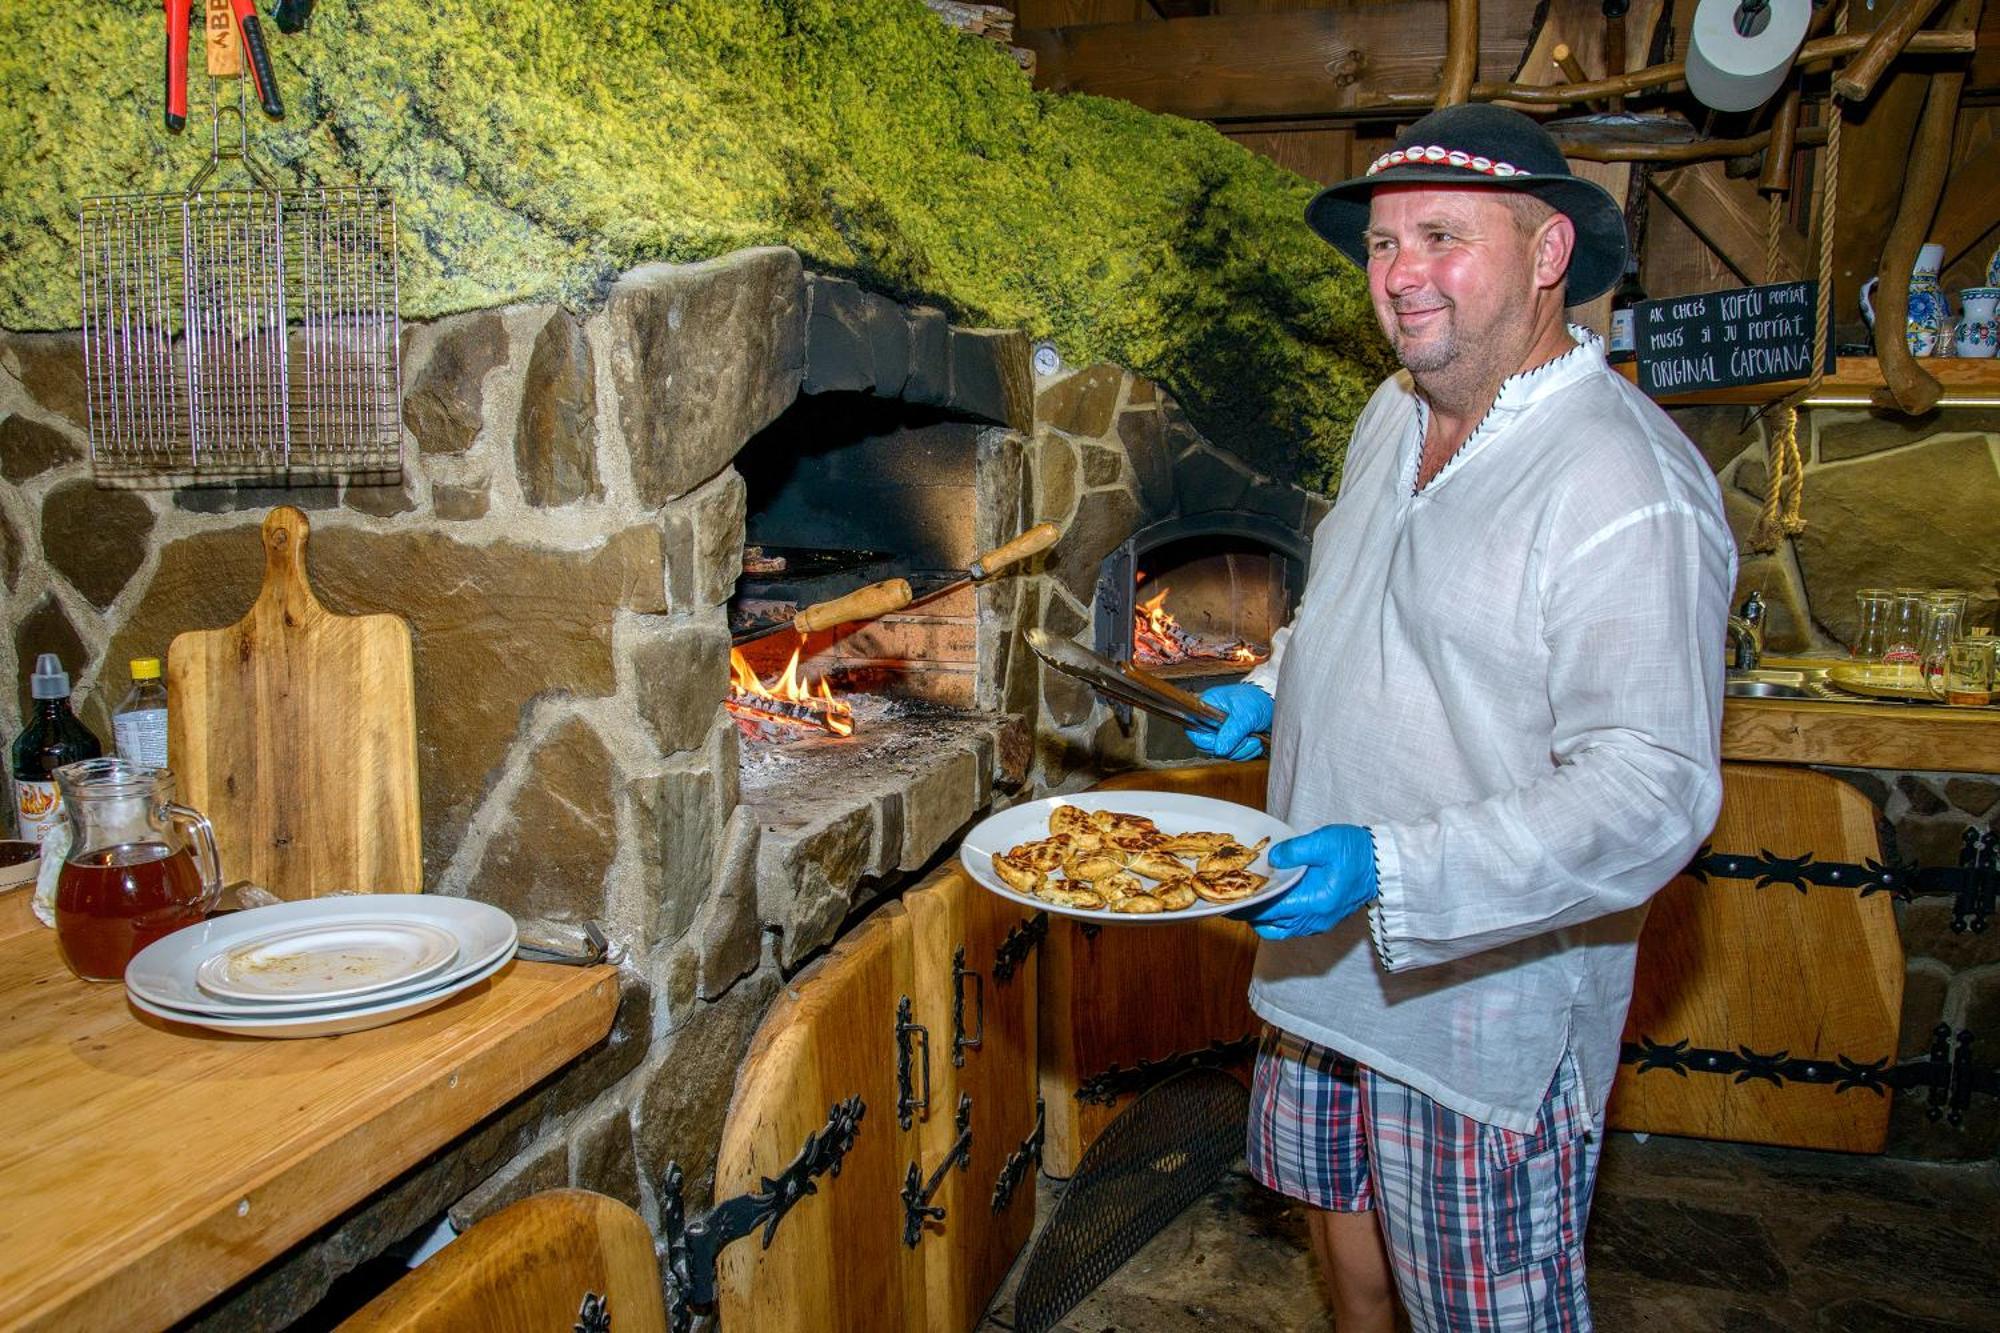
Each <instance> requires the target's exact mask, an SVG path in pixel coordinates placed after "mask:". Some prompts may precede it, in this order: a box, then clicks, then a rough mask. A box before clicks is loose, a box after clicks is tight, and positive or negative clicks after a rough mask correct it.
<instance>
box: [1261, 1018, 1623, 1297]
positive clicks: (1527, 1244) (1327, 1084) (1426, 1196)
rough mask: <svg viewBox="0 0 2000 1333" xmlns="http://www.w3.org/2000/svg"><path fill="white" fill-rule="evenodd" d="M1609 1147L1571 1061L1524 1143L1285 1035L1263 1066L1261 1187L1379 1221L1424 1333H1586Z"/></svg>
mask: <svg viewBox="0 0 2000 1333" xmlns="http://www.w3.org/2000/svg"><path fill="white" fill-rule="evenodd" d="M1599 1137H1600V1136H1599V1135H1598V1134H1597V1133H1596V1132H1595V1131H1594V1130H1593V1129H1592V1128H1591V1122H1590V1112H1589V1107H1588V1105H1587V1102H1586V1099H1585V1096H1584V1093H1583V1090H1582V1086H1581V1081H1580V1079H1579V1077H1578V1075H1577V1069H1576V1061H1575V1060H1574V1059H1572V1058H1571V1057H1570V1056H1568V1055H1567V1054H1565V1055H1564V1057H1563V1060H1562V1063H1561V1065H1560V1066H1558V1068H1557V1070H1556V1076H1555V1078H1554V1080H1553V1081H1552V1082H1551V1083H1550V1085H1549V1090H1548V1092H1547V1094H1546V1095H1545V1096H1544V1097H1543V1099H1542V1105H1541V1109H1540V1110H1539V1111H1538V1112H1537V1113H1536V1116H1535V1127H1534V1129H1533V1130H1532V1131H1531V1132H1529V1133H1526V1134H1521V1133H1517V1132H1515V1131H1513V1130H1508V1129H1501V1128H1499V1127H1497V1126H1494V1125H1488V1124H1483V1123H1481V1122H1480V1121H1477V1120H1473V1119H1471V1118H1470V1117H1468V1116H1463V1115H1460V1114H1459V1113H1458V1112H1456V1111H1451V1110H1447V1109H1446V1108H1445V1107H1443V1106H1440V1105H1438V1104H1437V1103H1436V1102H1434V1101H1432V1100H1431V1099H1430V1098H1429V1097H1426V1096H1425V1095H1424V1094H1422V1093H1421V1092H1418V1091H1416V1090H1415V1089H1413V1088H1410V1087H1406V1086H1405V1085H1403V1084H1401V1083H1398V1082H1397V1081H1395V1080H1394V1079H1391V1078H1388V1077H1386V1076H1384V1075H1381V1074H1378V1073H1376V1072H1375V1071H1374V1070H1372V1069H1369V1068H1368V1067H1367V1066H1365V1065H1359V1064H1356V1063H1355V1062H1354V1061H1352V1060H1350V1059H1348V1058H1347V1057H1345V1056H1343V1055H1340V1054H1339V1053H1337V1052H1335V1051H1330V1050H1328V1049H1327V1048H1326V1047H1324V1046H1317V1045H1315V1044H1313V1043H1312V1042H1309V1041H1306V1040H1304V1039H1303V1038H1300V1037H1295V1036H1292V1035H1291V1034H1290V1033H1285V1032H1279V1031H1278V1030H1276V1029H1275V1028H1269V1027H1267V1028H1266V1029H1265V1031H1264V1040H1263V1043H1262V1045H1261V1047H1260V1048H1259V1049H1258V1052H1257V1069H1256V1076H1255V1080H1254V1082H1253V1083H1252V1085H1251V1092H1250V1135H1249V1149H1248V1151H1249V1159H1250V1170H1251V1172H1252V1174H1254V1175H1255V1176H1256V1177H1257V1179H1259V1180H1261V1181H1262V1182H1263V1183H1264V1184H1266V1185H1268V1186H1270V1187H1271V1188H1272V1189H1274V1190H1277V1191H1278V1192H1279V1193H1281V1194H1286V1195H1289V1196H1291V1197H1292V1198H1295V1199H1301V1200H1304V1201H1305V1202H1306V1203H1309V1204H1311V1205H1313V1206H1314V1207H1316V1208H1327V1209H1333V1210H1335V1211H1338V1212H1366V1211H1368V1210H1370V1209H1373V1210H1374V1211H1375V1213H1376V1215H1377V1217H1378V1218H1379V1219H1380V1221H1381V1224H1382V1234H1383V1237H1384V1239H1385V1240H1386V1241H1387V1243H1388V1251H1389V1263H1390V1268H1391V1270H1392V1271H1393V1272H1394V1274H1395V1278H1396V1290H1397V1293H1398V1294H1399V1295H1400V1296H1401V1297H1402V1300H1403V1305H1404V1307H1405V1309H1406V1310H1407V1311H1408V1312H1409V1316H1410V1327H1411V1328H1412V1330H1414V1333H1459V1331H1460V1330H1464V1331H1465V1333H1472V1331H1474V1330H1478V1331H1480V1333H1484V1331H1485V1330H1496V1331H1497V1330H1505V1331H1506V1333H1529V1331H1530V1330H1532V1331H1533V1333H1544V1331H1546V1333H1588V1331H1589V1330H1590V1328H1591V1320H1590V1302H1589V1299H1588V1297H1587V1296H1586V1295H1585V1293H1584V1282H1583V1229H1584V1223H1585V1221H1586V1219H1587V1218H1588V1216H1589V1213H1590V1192H1591V1189H1592V1187H1593V1186H1594V1185H1595V1183H1596V1178H1597V1153H1598V1148H1599V1146H1600V1145H1599Z"/></svg>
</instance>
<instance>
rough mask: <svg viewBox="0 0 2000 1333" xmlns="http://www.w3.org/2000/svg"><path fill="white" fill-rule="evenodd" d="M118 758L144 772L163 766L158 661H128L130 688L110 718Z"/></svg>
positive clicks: (163, 705) (163, 690) (163, 702)
mask: <svg viewBox="0 0 2000 1333" xmlns="http://www.w3.org/2000/svg"><path fill="white" fill-rule="evenodd" d="M111 730H112V732H113V734H114V735H115V736H116V738H117V741H118V757H119V758H120V759H123V760H124V761H125V762H126V763H128V764H138V765H140V766H142V767H144V768H165V767H166V766H167V687H166V686H165V685H164V684H162V683H161V681H160V659H159V658H157V657H135V658H133V659H132V688H131V689H130V690H129V691H127V692H126V695H125V698H124V699H123V700H121V701H120V702H119V704H118V710H117V711H116V712H114V713H113V714H112V715H111Z"/></svg>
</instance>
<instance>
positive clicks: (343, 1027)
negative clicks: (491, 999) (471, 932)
mask: <svg viewBox="0 0 2000 1333" xmlns="http://www.w3.org/2000/svg"><path fill="white" fill-rule="evenodd" d="M513 960H514V949H513V946H511V945H510V946H508V948H507V950H506V952H504V953H503V954H501V956H500V957H498V958H495V959H493V960H492V961H491V962H489V963H487V964H486V966H484V967H482V968H479V969H478V970H477V971H474V972H470V973H467V974H466V975H464V976H461V977H459V978H458V979H457V980H456V981H447V982H445V983H444V984H442V985H439V986H434V987H432V988H431V989H429V990H423V991H418V992H417V993H416V994H414V995H399V996H396V997H395V998H393V999H388V1000H377V999H374V998H373V997H369V998H368V999H366V1000H362V1001H357V1002H356V1003H354V1004H351V1005H349V1006H348V1007H347V1008H345V1009H335V1010H328V1011H323V1012H321V1013H317V1014H278V1015H273V1016H271V1017H268V1018H226V1017H223V1016H221V1015H217V1014H205V1013H190V1012H188V1011H186V1010H182V1009H172V1008H169V1007H168V1006H166V1005H156V1004H152V1003H150V1002H149V1001H147V1000H144V999H141V998H140V997H139V996H138V995H135V994H133V993H132V991H131V990H129V989H128V990H127V991H126V992H125V998H126V1000H127V1001H128V1002H129V1003H130V1004H131V1005H132V1007H133V1008H134V1009H139V1010H143V1011H144V1012H146V1013H149V1014H151V1015H153V1017H155V1018H164V1019H166V1020H167V1021H168V1022H170V1023H186V1024H189V1025H191V1026H194V1027H199V1028H210V1029H212V1030H214V1031H216V1032H232V1033H235V1034H237V1035H239V1036H245V1037H336V1036H339V1035H340V1034H341V1033H343V1032H361V1031H364V1030H366V1029H368V1028H379V1027H382V1026H384V1025H386V1024H389V1023H394V1022H395V1021H397V1020H398V1019H402V1018H409V1017H411V1016H412V1015H415V1014H420V1013H422V1012H423V1011H424V1010H426V1009H429V1008H432V1007H433V1006H435V1005H440V1004H443V1003H444V1002H445V1001H446V1000H449V999H450V998H451V997H452V996H454V995H456V994H458V993H459V992H460V991H463V990H467V989H470V988H471V987H473V986H476V985H478V984H479V983H480V982H482V981H484V980H486V978H488V977H490V976H492V975H493V974H494V973H495V972H498V971H499V970H500V969H501V968H503V967H505V966H507V964H508V963H510V962H512V961H513Z"/></svg>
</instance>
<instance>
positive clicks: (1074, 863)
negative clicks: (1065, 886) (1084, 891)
mask: <svg viewBox="0 0 2000 1333" xmlns="http://www.w3.org/2000/svg"><path fill="white" fill-rule="evenodd" d="M1124 869H1125V863H1124V862H1123V861H1122V860H1120V859H1119V858H1118V857H1116V856H1113V855H1111V854H1110V853H1108V852H1086V853H1084V854H1082V855H1080V856H1072V857H1071V858H1070V859H1069V860H1067V861H1065V862H1063V873H1064V874H1065V875H1068V876H1069V877H1070V878H1071V879H1080V880H1083V881H1085V882H1089V881H1092V880H1100V879H1105V878H1107V877H1109V876H1111V875H1116V874H1120V873H1122V872H1123V871H1124Z"/></svg>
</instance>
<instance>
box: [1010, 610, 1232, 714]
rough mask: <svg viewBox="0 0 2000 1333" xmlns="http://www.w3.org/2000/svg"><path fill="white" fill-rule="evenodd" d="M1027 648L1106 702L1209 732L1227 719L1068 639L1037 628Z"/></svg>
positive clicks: (1218, 711) (1192, 698)
mask: <svg viewBox="0 0 2000 1333" xmlns="http://www.w3.org/2000/svg"><path fill="white" fill-rule="evenodd" d="M1028 646H1029V647H1030V648H1033V649H1034V650H1035V656H1037V657H1039V658H1041V659H1042V660H1043V661H1044V662H1047V663H1048V664H1049V665H1050V666H1052V667H1054V668H1055V669H1056V670H1058V671H1060V672H1062V673H1063V674H1064V675H1065V676H1074V677H1075V678H1076V679H1078V680H1080V681H1082V682H1083V683H1084V684H1086V685H1088V686H1090V687H1091V688H1092V689H1094V690H1096V691H1097V692H1098V693H1099V694H1102V695H1104V696H1105V697H1106V698H1110V699H1115V700H1117V701H1118V702H1120V703H1127V704H1130V705H1132V706H1133V707H1134V708H1139V709H1143V710H1145V711H1146V712H1148V713H1153V714H1157V715H1158V716H1160V717H1164V718H1166V719H1168V720H1169V721H1172V722H1178V723H1180V724H1181V725H1182V726H1183V727H1189V728H1192V729H1194V730H1196V731H1212V730H1214V729H1215V727H1216V726H1217V725H1218V724H1219V723H1221V722H1222V721H1223V720H1224V718H1225V717H1226V714H1224V713H1223V711H1222V710H1221V709H1219V708H1215V707H1212V706H1210V705H1208V704H1205V703H1203V702H1202V701H1201V700H1200V699H1198V698H1196V697H1195V696H1194V695H1192V694H1189V693H1188V692H1187V691H1186V690H1183V689H1179V688H1177V687H1175V686H1173V685H1169V684H1168V683H1167V682H1166V681H1164V680H1161V679H1160V678H1159V677H1158V676H1155V675H1153V674H1152V673H1150V672H1148V671H1144V670H1141V669H1140V668H1138V667H1135V666H1133V665H1132V664H1131V663H1129V662H1128V663H1126V664H1125V665H1123V666H1120V665H1119V664H1118V663H1116V662H1113V661H1112V660H1111V659H1110V658H1108V657H1105V656H1104V655H1103V654H1101V653H1094V652H1092V651H1091V650H1090V649H1088V648H1086V647H1084V646H1083V645H1082V644H1080V643H1075V642H1072V641H1071V640H1069V639H1061V638H1057V637H1056V636H1055V635H1053V634H1051V633H1049V632H1048V631H1047V630H1045V629H1042V628H1040V627H1036V628H1034V629H1030V630H1029V631H1028ZM1257 734H1258V735H1268V734H1269V733H1267V732H1258V733H1257Z"/></svg>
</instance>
